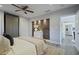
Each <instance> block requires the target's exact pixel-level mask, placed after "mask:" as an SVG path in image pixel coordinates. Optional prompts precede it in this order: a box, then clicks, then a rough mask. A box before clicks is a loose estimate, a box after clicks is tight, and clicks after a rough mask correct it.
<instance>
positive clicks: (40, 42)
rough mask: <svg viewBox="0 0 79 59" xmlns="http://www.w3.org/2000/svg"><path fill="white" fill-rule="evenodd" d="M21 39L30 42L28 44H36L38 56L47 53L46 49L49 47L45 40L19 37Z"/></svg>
mask: <svg viewBox="0 0 79 59" xmlns="http://www.w3.org/2000/svg"><path fill="white" fill-rule="evenodd" d="M19 39H24V40H25V41H28V42H30V43H32V44H34V45H35V47H36V52H37V55H40V54H44V53H45V49H46V48H47V46H46V44H45V42H44V40H43V39H37V38H34V37H19Z"/></svg>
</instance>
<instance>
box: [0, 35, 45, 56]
mask: <svg viewBox="0 0 79 59" xmlns="http://www.w3.org/2000/svg"><path fill="white" fill-rule="evenodd" d="M3 40H4V42H3ZM0 41H1V42H3V43H0V54H2V55H40V54H44V53H45V49H46V45H45V43H44V41H43V40H40V39H37V38H33V37H17V38H14V45H13V46H10V42H9V40H8V39H7V38H5V37H3V36H0ZM3 45H4V46H5V47H4V46H3ZM1 46H3V47H1ZM5 48H6V49H5ZM1 49H2V50H1Z"/></svg>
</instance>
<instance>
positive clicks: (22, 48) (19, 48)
mask: <svg viewBox="0 0 79 59" xmlns="http://www.w3.org/2000/svg"><path fill="white" fill-rule="evenodd" d="M14 43H15V44H14V46H13V47H11V50H10V52H9V53H8V54H7V55H36V50H35V45H33V44H31V43H29V42H27V41H24V40H22V39H18V38H15V39H14Z"/></svg>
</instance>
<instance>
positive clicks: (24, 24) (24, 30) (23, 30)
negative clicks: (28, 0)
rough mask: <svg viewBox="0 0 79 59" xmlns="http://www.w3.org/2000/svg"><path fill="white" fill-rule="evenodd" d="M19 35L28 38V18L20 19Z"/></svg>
mask: <svg viewBox="0 0 79 59" xmlns="http://www.w3.org/2000/svg"><path fill="white" fill-rule="evenodd" d="M19 22H20V23H19V35H20V36H28V33H29V32H28V27H29V25H28V20H27V19H26V18H23V17H20V18H19Z"/></svg>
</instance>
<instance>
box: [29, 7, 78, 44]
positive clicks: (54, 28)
mask: <svg viewBox="0 0 79 59" xmlns="http://www.w3.org/2000/svg"><path fill="white" fill-rule="evenodd" d="M78 9H79V7H78V6H76V7H71V8H67V9H63V10H60V11H57V12H54V13H49V14H46V15H41V16H39V17H34V18H31V19H30V21H29V24H30V26H29V29H30V30H29V34H30V36H32V21H34V20H42V19H46V18H50V41H51V42H53V43H56V44H60V17H61V16H67V15H74V14H76V12H77V10H78Z"/></svg>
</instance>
